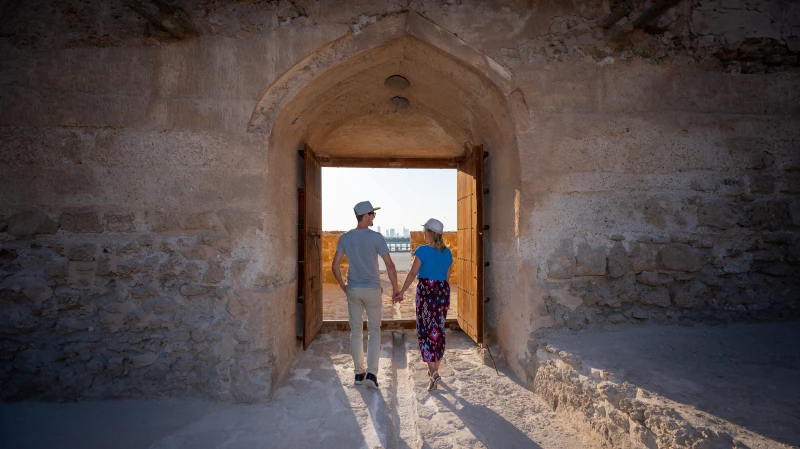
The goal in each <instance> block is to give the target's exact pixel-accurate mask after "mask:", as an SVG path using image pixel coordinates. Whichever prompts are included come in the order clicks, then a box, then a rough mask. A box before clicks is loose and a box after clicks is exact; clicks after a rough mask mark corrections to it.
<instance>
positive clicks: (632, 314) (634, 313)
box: [622, 306, 650, 320]
mask: <svg viewBox="0 0 800 449" xmlns="http://www.w3.org/2000/svg"><path fill="white" fill-rule="evenodd" d="M622 314H623V315H625V316H626V317H628V318H636V319H638V320H646V319H647V318H649V317H650V314H649V313H647V311H646V310H644V309H642V308H641V307H639V306H633V307H629V308H628V309H626V310H625V311H623V312H622Z"/></svg>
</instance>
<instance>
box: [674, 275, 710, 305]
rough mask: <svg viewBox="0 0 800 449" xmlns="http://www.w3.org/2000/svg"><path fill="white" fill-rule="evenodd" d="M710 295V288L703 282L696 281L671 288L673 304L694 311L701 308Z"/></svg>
mask: <svg viewBox="0 0 800 449" xmlns="http://www.w3.org/2000/svg"><path fill="white" fill-rule="evenodd" d="M707 295H708V287H706V284H704V283H703V282H701V281H699V280H697V279H695V280H692V281H690V282H689V284H688V285H687V284H680V285H674V286H672V287H670V297H671V298H672V302H673V303H674V304H675V305H676V306H678V307H681V308H684V309H692V308H695V307H697V306H699V305H700V304H701V303H702V302H703V301H704V299H705V297H706V296H707Z"/></svg>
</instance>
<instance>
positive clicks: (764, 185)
mask: <svg viewBox="0 0 800 449" xmlns="http://www.w3.org/2000/svg"><path fill="white" fill-rule="evenodd" d="M750 193H752V194H754V195H772V194H773V193H775V178H774V177H773V176H770V175H753V176H751V177H750Z"/></svg>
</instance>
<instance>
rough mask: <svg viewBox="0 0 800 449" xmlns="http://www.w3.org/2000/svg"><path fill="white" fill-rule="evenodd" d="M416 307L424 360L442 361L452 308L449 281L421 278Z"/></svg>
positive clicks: (420, 344) (418, 285)
mask: <svg viewBox="0 0 800 449" xmlns="http://www.w3.org/2000/svg"><path fill="white" fill-rule="evenodd" d="M415 305H416V310H417V339H418V340H419V350H420V352H422V360H423V361H425V362H436V361H438V360H441V359H442V356H443V355H444V322H445V320H446V319H447V310H448V309H449V308H450V284H449V283H448V282H447V281H434V280H431V279H427V278H419V280H418V282H417V296H416V300H415Z"/></svg>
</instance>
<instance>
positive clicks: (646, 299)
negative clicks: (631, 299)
mask: <svg viewBox="0 0 800 449" xmlns="http://www.w3.org/2000/svg"><path fill="white" fill-rule="evenodd" d="M639 300H640V301H641V302H642V303H643V304H649V305H653V306H659V307H669V306H670V305H672V304H671V303H670V299H669V290H667V288H666V287H659V288H656V289H653V290H650V291H649V292H647V293H645V294H644V295H642V296H641V298H640V299H639Z"/></svg>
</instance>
